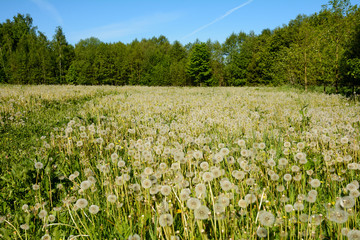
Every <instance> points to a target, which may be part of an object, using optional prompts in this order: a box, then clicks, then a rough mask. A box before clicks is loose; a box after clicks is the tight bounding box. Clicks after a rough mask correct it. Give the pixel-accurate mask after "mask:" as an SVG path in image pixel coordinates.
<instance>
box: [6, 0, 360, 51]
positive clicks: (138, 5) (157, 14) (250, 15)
mask: <svg viewBox="0 0 360 240" xmlns="http://www.w3.org/2000/svg"><path fill="white" fill-rule="evenodd" d="M359 1H360V0H352V1H351V2H352V4H358V5H359ZM326 3H328V1H327V0H222V1H219V0H217V1H215V0H152V1H145V0H117V1H116V0H101V1H100V0H0V4H1V5H0V6H1V8H0V22H4V21H5V20H6V19H12V17H13V16H15V15H16V14H17V13H21V14H26V13H29V14H30V16H31V17H32V18H33V25H35V26H37V27H38V30H40V31H41V32H43V33H45V35H46V36H47V37H48V38H49V39H52V36H53V35H54V33H55V28H56V27H57V26H61V27H62V28H63V31H64V33H65V36H66V38H67V40H68V42H69V43H71V44H76V43H77V42H78V41H79V40H80V39H85V38H88V37H92V36H93V37H97V38H99V39H100V40H101V41H103V42H118V41H121V42H123V43H130V42H131V41H132V40H134V39H135V38H138V39H139V40H140V39H142V38H151V37H153V36H159V35H164V36H166V37H167V38H168V39H169V41H170V42H173V41H175V40H179V41H180V42H181V43H183V44H186V43H188V42H193V41H195V40H196V39H197V38H198V39H199V40H200V41H207V40H208V39H209V38H210V39H211V40H213V41H215V40H218V41H219V42H220V43H222V42H224V41H225V39H226V37H228V36H229V35H230V34H231V33H232V32H235V33H238V32H240V31H244V32H246V33H249V32H250V31H251V30H253V31H255V33H260V32H261V30H263V29H265V28H270V29H274V28H276V27H278V26H282V25H283V24H287V23H288V22H289V20H291V19H294V18H295V17H296V16H297V15H298V14H307V15H309V14H312V13H315V12H318V11H320V10H321V6H322V5H323V4H326Z"/></svg>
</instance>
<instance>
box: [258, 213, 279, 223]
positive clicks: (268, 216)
mask: <svg viewBox="0 0 360 240" xmlns="http://www.w3.org/2000/svg"><path fill="white" fill-rule="evenodd" d="M259 221H260V223H261V224H262V225H264V226H267V227H270V226H272V225H273V224H274V222H275V216H274V214H272V213H271V212H268V211H260V213H259Z"/></svg>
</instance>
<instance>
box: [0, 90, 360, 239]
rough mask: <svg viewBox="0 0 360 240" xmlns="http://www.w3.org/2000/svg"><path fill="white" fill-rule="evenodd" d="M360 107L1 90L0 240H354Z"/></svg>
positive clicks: (215, 95)
mask: <svg viewBox="0 0 360 240" xmlns="http://www.w3.org/2000/svg"><path fill="white" fill-rule="evenodd" d="M359 130H360V104H359V102H354V101H350V100H348V99H346V98H344V97H341V96H338V95H325V94H320V93H303V92H300V91H296V90H281V89H277V88H166V87H110V86H108V87H106V86H102V87H91V86H87V87H85V86H6V85H4V86H0V137H1V140H0V149H1V150H0V157H1V158H0V159H1V162H0V167H1V168H0V173H1V175H0V187H1V193H0V197H1V199H0V200H1V201H0V239H21V240H26V239H42V240H48V239H55V240H59V239H61V240H70V239H71V240H75V239H116V240H120V239H174V240H175V239H217V240H225V239H233V240H235V239H349V240H352V239H360V214H359V207H360V204H359V196H360V192H359V181H360V177H359V176H360V175H359V173H360V162H359V154H360V150H359V144H360V135H359Z"/></svg>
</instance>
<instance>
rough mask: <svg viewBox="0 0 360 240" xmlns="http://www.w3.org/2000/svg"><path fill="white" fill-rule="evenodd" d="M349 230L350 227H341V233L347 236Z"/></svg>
mask: <svg viewBox="0 0 360 240" xmlns="http://www.w3.org/2000/svg"><path fill="white" fill-rule="evenodd" d="M349 231H350V229H348V228H346V227H344V228H342V229H341V235H343V236H347V235H348V233H349Z"/></svg>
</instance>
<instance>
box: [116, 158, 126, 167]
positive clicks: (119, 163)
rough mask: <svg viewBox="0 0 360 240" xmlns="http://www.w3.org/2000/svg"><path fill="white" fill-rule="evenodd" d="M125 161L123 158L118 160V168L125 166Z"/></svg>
mask: <svg viewBox="0 0 360 240" xmlns="http://www.w3.org/2000/svg"><path fill="white" fill-rule="evenodd" d="M125 164H126V163H125V162H124V161H123V160H120V161H118V163H117V165H118V167H119V168H122V167H125Z"/></svg>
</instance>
